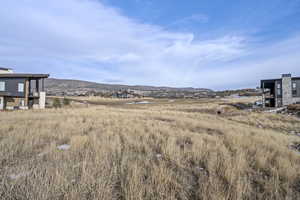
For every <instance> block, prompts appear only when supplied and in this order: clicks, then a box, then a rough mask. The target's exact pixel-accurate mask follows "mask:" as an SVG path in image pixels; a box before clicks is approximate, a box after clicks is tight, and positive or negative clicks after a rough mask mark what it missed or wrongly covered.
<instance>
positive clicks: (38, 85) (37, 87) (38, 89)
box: [35, 79, 40, 93]
mask: <svg viewBox="0 0 300 200" xmlns="http://www.w3.org/2000/svg"><path fill="white" fill-rule="evenodd" d="M35 88H36V92H37V93H38V92H40V80H39V79H36V80H35Z"/></svg>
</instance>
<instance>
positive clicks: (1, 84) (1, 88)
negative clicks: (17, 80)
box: [0, 81, 5, 92]
mask: <svg viewBox="0 0 300 200" xmlns="http://www.w3.org/2000/svg"><path fill="white" fill-rule="evenodd" d="M0 91H2V92H4V91H5V82H3V81H1V82H0Z"/></svg>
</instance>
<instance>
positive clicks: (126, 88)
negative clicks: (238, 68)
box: [45, 78, 215, 98]
mask: <svg viewBox="0 0 300 200" xmlns="http://www.w3.org/2000/svg"><path fill="white" fill-rule="evenodd" d="M45 88H46V92H47V94H48V95H55V96H61V95H67V96H87V95H96V96H110V95H112V96H113V95H116V94H120V93H124V92H125V93H127V94H130V95H133V96H134V95H140V96H152V97H175V98H176V97H178V98H181V97H183V98H184V97H187V98H188V97H190V98H200V97H208V96H215V93H214V91H213V90H210V89H205V88H191V87H188V88H174V87H155V86H141V85H134V86H130V85H115V84H102V83H95V82H89V81H81V80H69V79H54V78H49V79H46V80H45Z"/></svg>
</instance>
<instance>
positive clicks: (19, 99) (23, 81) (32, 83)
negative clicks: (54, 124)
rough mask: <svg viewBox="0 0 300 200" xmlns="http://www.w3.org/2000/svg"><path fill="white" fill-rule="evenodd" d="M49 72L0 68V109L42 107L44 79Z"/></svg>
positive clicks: (44, 101) (43, 102)
mask: <svg viewBox="0 0 300 200" xmlns="http://www.w3.org/2000/svg"><path fill="white" fill-rule="evenodd" d="M48 77H49V74H20V73H14V72H13V70H12V69H9V68H0V110H5V109H8V110H12V109H29V108H34V109H44V108H45V103H46V93H45V92H44V79H45V78H48Z"/></svg>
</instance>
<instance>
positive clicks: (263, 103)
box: [262, 82, 266, 108]
mask: <svg viewBox="0 0 300 200" xmlns="http://www.w3.org/2000/svg"><path fill="white" fill-rule="evenodd" d="M262 85H263V87H262V106H263V108H265V107H266V97H265V83H264V82H263V84H262Z"/></svg>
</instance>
